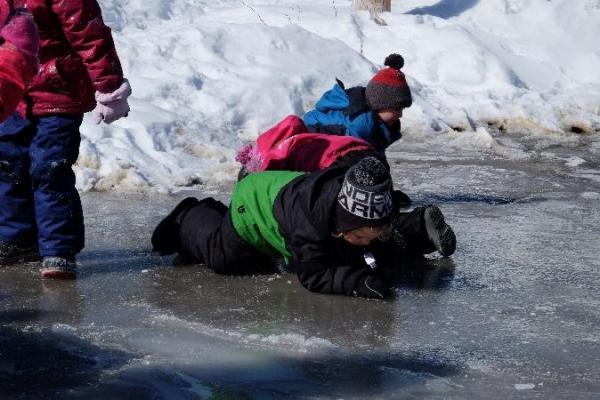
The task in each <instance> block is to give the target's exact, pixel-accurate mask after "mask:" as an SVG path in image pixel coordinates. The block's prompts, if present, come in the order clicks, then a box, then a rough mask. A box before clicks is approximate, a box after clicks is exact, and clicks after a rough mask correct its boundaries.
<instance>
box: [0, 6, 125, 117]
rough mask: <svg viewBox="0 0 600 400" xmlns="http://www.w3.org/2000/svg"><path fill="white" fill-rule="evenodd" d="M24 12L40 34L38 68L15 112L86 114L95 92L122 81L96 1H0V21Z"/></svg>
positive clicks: (119, 68) (31, 113) (91, 104)
mask: <svg viewBox="0 0 600 400" xmlns="http://www.w3.org/2000/svg"><path fill="white" fill-rule="evenodd" d="M19 7H24V8H27V9H28V10H29V11H30V12H31V13H32V14H33V17H34V19H35V22H36V24H37V26H38V30H39V33H40V52H39V57H40V70H39V73H38V75H37V76H36V77H35V78H34V80H33V82H32V84H31V86H30V87H29V89H28V90H27V92H26V94H25V97H24V100H23V101H22V102H21V103H20V104H19V107H18V109H17V110H18V111H19V112H20V113H21V114H23V115H24V114H25V113H27V114H28V115H33V116H42V115H47V114H81V113H85V112H88V111H91V110H92V109H93V108H94V106H95V104H96V101H95V100H94V92H95V91H96V90H97V91H99V92H102V93H109V92H112V91H114V90H116V89H117V88H118V87H119V86H120V85H121V83H122V82H123V71H122V69H121V63H120V62H119V59H118V57H117V52H116V50H115V46H114V42H113V40H112V36H111V33H110V28H108V27H107V26H106V25H105V24H104V22H103V20H102V15H101V11H100V6H99V5H98V3H97V2H96V0H0V21H4V20H5V19H6V17H7V16H8V13H9V12H10V10H11V8H19Z"/></svg>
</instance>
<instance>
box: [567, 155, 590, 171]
mask: <svg viewBox="0 0 600 400" xmlns="http://www.w3.org/2000/svg"><path fill="white" fill-rule="evenodd" d="M565 161H566V162H565V164H566V166H567V167H571V168H575V167H578V166H580V165H581V164H585V163H586V162H587V161H585V160H584V159H583V158H581V157H569V158H568V159H566V160H565Z"/></svg>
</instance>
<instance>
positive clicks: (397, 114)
mask: <svg viewBox="0 0 600 400" xmlns="http://www.w3.org/2000/svg"><path fill="white" fill-rule="evenodd" d="M377 115H379V118H381V120H382V121H383V123H384V124H386V125H387V126H392V125H394V124H395V123H396V121H398V120H399V119H400V118H401V117H402V109H399V110H392V109H385V110H380V111H378V112H377Z"/></svg>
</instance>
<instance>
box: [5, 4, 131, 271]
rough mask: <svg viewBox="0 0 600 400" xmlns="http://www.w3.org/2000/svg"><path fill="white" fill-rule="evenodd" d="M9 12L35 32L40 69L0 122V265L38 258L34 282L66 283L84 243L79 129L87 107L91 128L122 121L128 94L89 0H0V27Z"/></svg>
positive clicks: (95, 6)
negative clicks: (19, 13)
mask: <svg viewBox="0 0 600 400" xmlns="http://www.w3.org/2000/svg"><path fill="white" fill-rule="evenodd" d="M17 8H26V9H27V10H28V11H29V12H31V14H32V15H33V17H34V19H35V22H36V24H37V26H38V29H39V32H40V51H39V60H40V69H39V73H38V75H37V76H36V77H35V78H34V80H33V82H32V84H31V86H30V87H29V89H28V90H27V91H26V93H25V96H24V98H23V100H22V101H21V102H20V104H19V105H18V107H17V112H15V113H14V114H12V115H11V116H10V117H9V118H8V119H7V120H6V121H4V122H3V123H2V124H0V160H2V161H1V162H0V204H2V212H1V213H0V264H10V263H14V262H19V261H22V260H31V259H36V258H39V256H41V257H42V277H44V278H74V277H75V276H76V264H75V255H76V254H77V253H79V252H80V251H81V249H83V247H84V242H85V241H84V225H83V212H82V209H81V202H80V199H79V194H78V193H77V190H76V189H75V174H74V173H73V170H72V165H73V164H74V163H75V161H76V160H77V157H78V155H79V143H80V133H79V127H80V125H81V122H82V119H83V114H84V113H86V112H88V111H92V110H93V109H94V107H96V108H95V120H96V122H98V123H99V122H100V121H104V122H106V123H110V122H112V121H115V120H117V119H119V118H121V117H123V116H126V115H127V112H128V111H129V106H128V104H127V97H128V96H129V95H130V94H131V88H130V86H129V83H128V82H127V80H125V79H124V78H123V71H122V69H121V64H120V62H119V59H118V57H117V53H116V50H115V46H114V43H113V40H112V36H111V32H110V29H109V28H108V27H107V26H106V25H105V24H104V22H103V20H102V15H101V10H100V7H99V5H98V3H97V2H96V0H27V1H25V0H0V21H1V20H5V19H6V17H7V16H8V15H9V14H10V13H11V12H12V11H14V10H15V9H17Z"/></svg>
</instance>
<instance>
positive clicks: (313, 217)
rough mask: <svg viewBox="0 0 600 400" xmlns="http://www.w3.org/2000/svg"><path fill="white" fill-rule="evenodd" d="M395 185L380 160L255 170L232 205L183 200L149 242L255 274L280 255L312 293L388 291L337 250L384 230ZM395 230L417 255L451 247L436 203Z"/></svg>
mask: <svg viewBox="0 0 600 400" xmlns="http://www.w3.org/2000/svg"><path fill="white" fill-rule="evenodd" d="M390 186H391V178H390V175H389V172H388V170H387V169H386V168H385V166H384V165H383V164H382V163H381V162H380V161H379V160H378V159H377V158H374V157H368V158H365V159H362V160H361V161H360V162H358V164H356V165H354V166H352V167H350V168H349V169H346V168H336V167H330V168H327V169H325V170H323V171H319V172H314V173H312V174H305V173H301V172H290V171H267V172H261V173H255V174H251V175H249V176H248V177H246V178H244V179H243V180H242V181H241V182H239V183H238V184H237V186H236V187H235V189H234V192H233V194H232V199H231V205H230V207H229V209H228V208H227V207H226V206H225V205H223V204H222V203H220V202H218V201H216V200H214V199H212V198H206V199H203V200H201V201H198V200H197V199H195V198H187V199H185V200H183V201H182V202H181V203H179V204H178V205H177V207H175V209H174V210H173V211H172V212H171V213H170V214H169V215H168V216H167V217H166V218H164V219H163V220H162V221H161V222H160V223H159V225H158V226H157V227H156V229H155V230H154V233H153V235H152V246H153V248H154V250H156V251H158V252H159V253H160V254H163V255H166V254H173V253H176V252H178V253H180V254H187V255H191V256H193V257H195V258H196V259H197V260H198V261H200V262H203V263H205V264H206V265H207V266H208V267H209V268H211V269H212V270H213V271H215V272H217V273H221V274H239V273H251V272H253V271H256V270H257V269H258V270H261V269H264V268H261V267H262V266H264V265H269V264H270V262H271V259H272V258H273V257H284V258H285V260H286V262H287V263H288V264H289V265H290V266H291V267H292V268H293V269H294V270H295V272H296V273H297V275H298V278H299V280H300V283H301V284H302V285H303V286H304V287H305V288H307V289H308V290H310V291H313V292H320V293H331V294H346V295H355V296H360V297H368V298H384V297H386V296H387V295H388V293H389V288H388V284H389V283H388V282H386V280H385V275H384V274H382V272H381V271H380V270H379V269H377V268H376V269H373V268H372V267H369V266H368V265H367V264H366V263H365V262H362V263H361V265H358V266H357V262H356V260H355V259H354V260H353V259H349V257H351V256H352V255H353V254H354V252H351V251H346V252H343V251H341V252H340V251H336V250H338V249H340V248H343V246H341V245H340V243H341V244H344V245H346V244H347V245H351V246H348V247H352V246H363V247H364V246H369V245H370V244H371V242H374V241H377V240H378V239H380V238H383V237H384V236H387V234H388V233H389V230H390V223H391V212H392V200H391V193H390ZM394 229H395V230H396V234H398V235H402V236H404V237H407V238H410V240H411V242H410V243H411V246H412V251H414V252H418V251H421V250H422V251H425V252H428V251H432V249H435V248H437V249H438V250H439V251H440V252H441V253H442V254H443V255H449V254H451V253H452V252H453V251H454V248H455V244H456V241H455V237H454V233H453V232H452V229H451V228H450V227H449V226H448V225H447V224H446V223H445V222H444V218H443V216H442V214H441V212H440V211H439V209H438V208H437V207H433V206H428V207H421V208H417V209H416V210H414V211H412V212H410V213H407V214H403V215H401V216H400V217H399V218H398V222H397V223H396V224H395V226H394ZM419 246H421V247H422V248H418V247H419Z"/></svg>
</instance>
